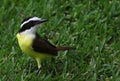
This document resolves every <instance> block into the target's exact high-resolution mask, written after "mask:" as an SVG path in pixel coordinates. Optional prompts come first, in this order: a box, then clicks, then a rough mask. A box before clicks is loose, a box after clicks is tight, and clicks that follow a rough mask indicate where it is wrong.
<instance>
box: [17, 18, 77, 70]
mask: <svg viewBox="0 0 120 81" xmlns="http://www.w3.org/2000/svg"><path fill="white" fill-rule="evenodd" d="M46 21H48V20H47V19H44V18H39V17H36V16H33V17H27V18H25V19H23V21H22V22H21V25H20V29H19V31H18V33H17V34H16V37H17V40H18V44H19V47H20V49H21V50H22V51H23V53H25V54H27V55H29V56H30V57H33V58H34V59H35V60H36V62H37V66H38V72H39V71H40V69H41V61H43V60H44V59H47V58H50V57H53V56H57V55H58V51H65V50H75V48H74V47H65V46H61V47H57V46H55V45H53V44H51V43H50V42H49V41H48V40H46V39H44V38H41V37H40V35H39V34H38V33H37V31H36V30H37V29H38V27H41V26H39V25H40V24H42V23H44V22H46Z"/></svg>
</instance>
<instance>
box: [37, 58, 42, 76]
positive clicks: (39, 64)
mask: <svg viewBox="0 0 120 81" xmlns="http://www.w3.org/2000/svg"><path fill="white" fill-rule="evenodd" d="M36 61H37V65H38V70H37V74H39V73H40V72H41V60H40V59H39V58H36Z"/></svg>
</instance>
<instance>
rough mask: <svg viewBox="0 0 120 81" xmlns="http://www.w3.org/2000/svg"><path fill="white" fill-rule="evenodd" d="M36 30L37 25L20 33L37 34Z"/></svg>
mask: <svg viewBox="0 0 120 81" xmlns="http://www.w3.org/2000/svg"><path fill="white" fill-rule="evenodd" d="M35 32H36V27H31V28H30V29H27V30H25V31H23V32H21V33H20V34H21V35H31V34H33V35H35Z"/></svg>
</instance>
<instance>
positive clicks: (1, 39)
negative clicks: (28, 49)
mask: <svg viewBox="0 0 120 81" xmlns="http://www.w3.org/2000/svg"><path fill="white" fill-rule="evenodd" d="M0 3H1V5H0V81H120V1H119V0H99V1H95V0H90V1H89V0H36V1H35V0H27V1H25V0H19V1H18V0H11V1H10V0H0ZM29 16H38V17H42V18H47V19H49V21H48V22H46V23H44V24H43V25H42V27H41V28H39V30H38V32H39V34H40V35H41V36H42V37H43V38H46V39H48V40H49V41H51V42H52V43H53V44H55V45H57V46H63V45H64V46H72V47H76V51H65V52H59V55H58V56H57V57H54V58H52V59H49V60H45V61H44V62H43V63H42V69H41V70H42V71H41V73H40V74H39V75H36V70H37V64H36V62H35V60H34V59H32V58H30V57H28V56H27V55H25V54H23V53H22V52H21V50H20V48H19V46H18V43H17V39H16V33H17V32H18V30H19V27H20V22H21V21H22V20H23V19H24V18H26V17H29Z"/></svg>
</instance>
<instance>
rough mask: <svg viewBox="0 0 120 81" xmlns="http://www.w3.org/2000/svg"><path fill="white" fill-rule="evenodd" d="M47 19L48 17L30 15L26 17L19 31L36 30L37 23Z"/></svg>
mask: <svg viewBox="0 0 120 81" xmlns="http://www.w3.org/2000/svg"><path fill="white" fill-rule="evenodd" d="M45 21H47V19H42V18H38V17H28V18H26V19H24V20H23V21H22V23H21V26H20V30H19V33H22V32H25V31H28V32H34V31H35V29H36V27H37V25H39V24H41V23H43V22H45Z"/></svg>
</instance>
